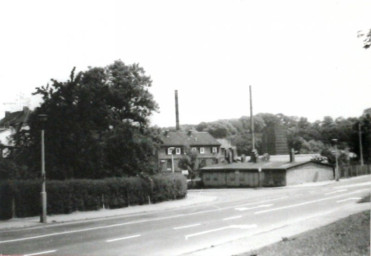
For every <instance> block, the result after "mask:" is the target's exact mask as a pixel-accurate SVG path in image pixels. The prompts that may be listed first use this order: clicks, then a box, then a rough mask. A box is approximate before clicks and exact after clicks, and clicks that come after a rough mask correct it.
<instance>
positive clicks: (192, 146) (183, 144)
mask: <svg viewBox="0 0 371 256" xmlns="http://www.w3.org/2000/svg"><path fill="white" fill-rule="evenodd" d="M161 140H162V144H161V146H160V149H159V151H158V162H159V168H160V170H161V171H162V172H167V171H172V168H173V167H174V171H175V172H181V171H182V170H181V169H180V168H179V166H178V164H179V160H180V159H181V158H182V157H183V156H184V155H185V154H187V151H193V152H195V153H197V162H198V163H197V165H198V166H208V165H211V164H216V163H219V161H221V159H224V155H222V154H221V150H220V146H221V144H220V143H219V142H218V141H217V140H216V139H215V138H214V137H213V136H211V135H210V134H209V133H208V132H198V131H181V130H176V131H166V132H165V133H164V134H163V135H162V138H161Z"/></svg>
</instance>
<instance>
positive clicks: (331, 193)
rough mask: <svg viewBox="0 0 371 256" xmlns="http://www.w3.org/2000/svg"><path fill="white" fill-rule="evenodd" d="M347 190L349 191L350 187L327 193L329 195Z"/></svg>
mask: <svg viewBox="0 0 371 256" xmlns="http://www.w3.org/2000/svg"><path fill="white" fill-rule="evenodd" d="M345 191H348V189H339V190H335V191H332V192H327V193H325V195H326V196H328V195H332V194H336V193H341V192H345Z"/></svg>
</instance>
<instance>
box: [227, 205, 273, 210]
mask: <svg viewBox="0 0 371 256" xmlns="http://www.w3.org/2000/svg"><path fill="white" fill-rule="evenodd" d="M272 205H274V204H262V205H258V206H255V207H250V208H247V207H237V208H234V209H235V210H237V211H240V212H243V211H248V210H254V209H258V208H267V207H271V206H272Z"/></svg>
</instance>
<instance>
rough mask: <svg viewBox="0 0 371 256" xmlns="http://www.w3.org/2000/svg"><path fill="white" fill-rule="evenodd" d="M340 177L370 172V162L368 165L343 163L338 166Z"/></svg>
mask: <svg viewBox="0 0 371 256" xmlns="http://www.w3.org/2000/svg"><path fill="white" fill-rule="evenodd" d="M339 170H340V177H341V178H348V177H355V176H360V175H366V174H370V173H371V164H368V165H366V164H365V165H343V166H340V168H339Z"/></svg>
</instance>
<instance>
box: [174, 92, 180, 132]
mask: <svg viewBox="0 0 371 256" xmlns="http://www.w3.org/2000/svg"><path fill="white" fill-rule="evenodd" d="M175 119H176V124H175V128H176V130H177V131H179V130H180V126H179V103H178V90H175Z"/></svg>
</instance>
